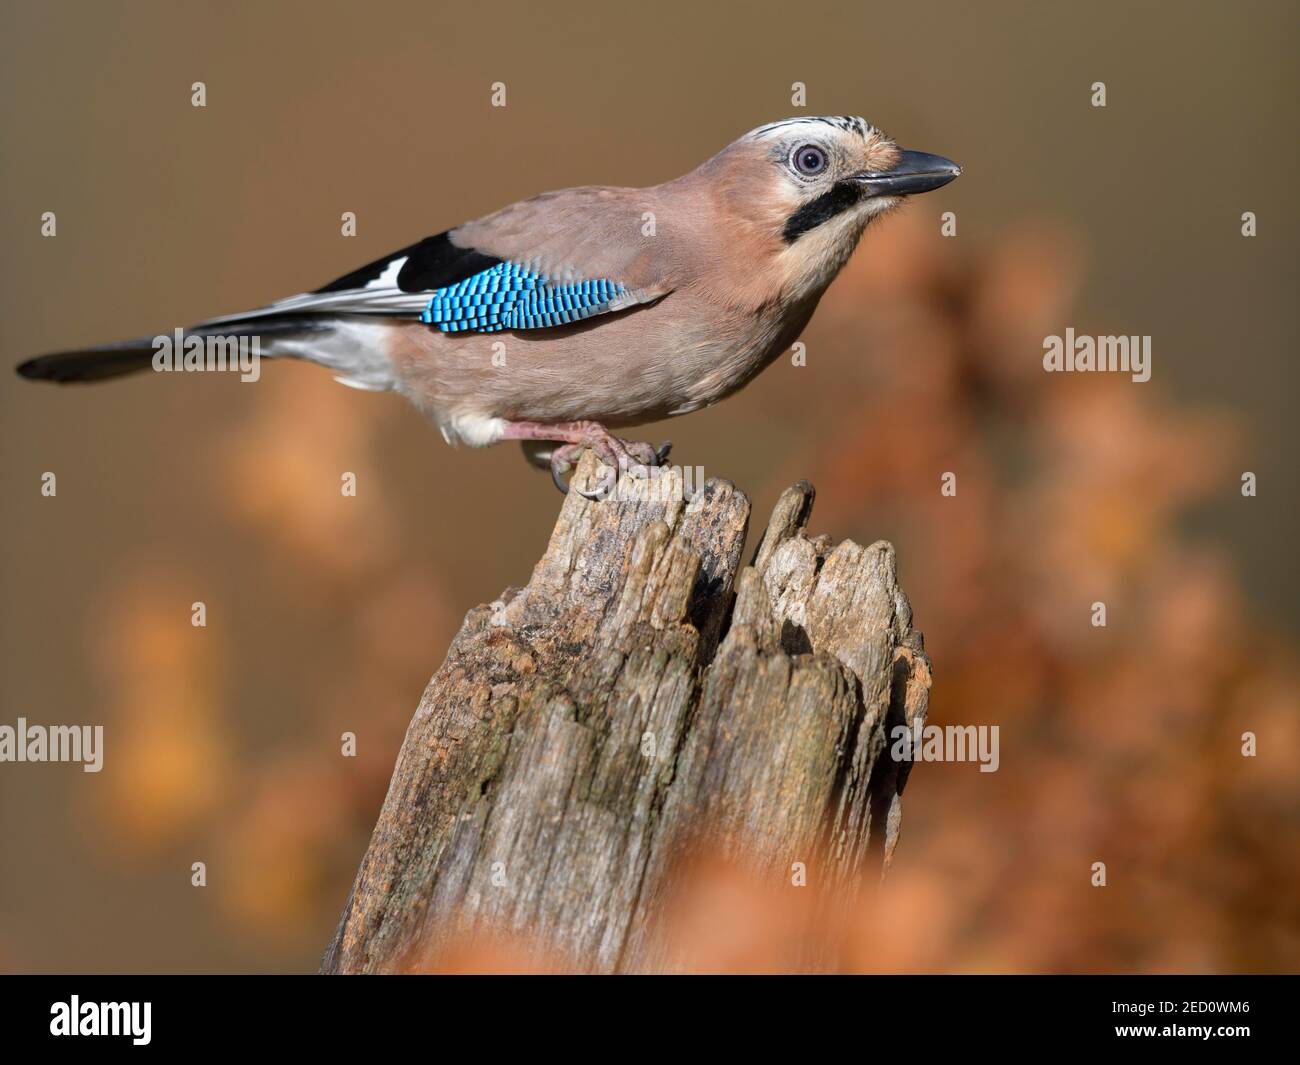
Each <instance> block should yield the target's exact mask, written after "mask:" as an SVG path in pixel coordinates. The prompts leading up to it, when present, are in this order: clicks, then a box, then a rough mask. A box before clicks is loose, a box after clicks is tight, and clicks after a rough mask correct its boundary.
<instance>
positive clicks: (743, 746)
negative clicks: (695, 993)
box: [322, 456, 930, 973]
mask: <svg viewBox="0 0 1300 1065" xmlns="http://www.w3.org/2000/svg"><path fill="white" fill-rule="evenodd" d="M593 472H594V460H593V459H592V458H591V456H587V457H586V458H584V460H583V465H582V466H581V467H580V468H579V471H578V474H577V476H578V478H579V481H580V483H591V476H592V474H593ZM621 491H626V495H627V497H626V498H620V499H610V500H606V501H602V502H596V501H591V500H587V499H584V498H582V497H581V496H579V495H578V494H577V493H571V494H570V495H569V496H568V497H567V499H566V500H565V502H564V505H563V507H562V509H561V511H560V516H559V520H558V522H557V523H556V526H555V529H554V531H553V532H552V534H551V539H550V543H549V545H548V547H547V549H546V553H545V555H543V557H542V559H541V560H540V561H539V562H538V563H537V565H536V567H535V569H534V570H533V575H532V579H531V580H530V581H529V583H528V586H527V587H525V588H523V589H521V590H514V589H511V590H509V591H507V593H506V594H505V595H503V596H502V598H501V599H500V600H498V601H497V602H495V603H492V604H490V605H487V606H480V607H478V608H476V609H474V610H472V611H470V613H469V614H468V615H467V616H466V618H465V622H464V625H463V626H462V628H461V630H460V632H459V633H458V634H457V636H456V638H455V640H454V641H453V642H452V645H451V648H450V650H449V651H448V653H447V658H446V661H445V662H444V663H443V665H442V667H441V668H440V669H439V670H438V672H437V673H436V674H435V675H434V677H433V679H432V680H431V681H430V682H429V686H428V688H427V689H426V690H425V692H424V696H423V698H422V699H421V701H420V705H419V708H418V709H417V710H416V713H415V717H414V718H413V719H412V721H411V724H410V727H409V728H408V730H407V734H406V739H405V741H404V743H403V744H402V748H401V753H400V754H399V756H398V760H397V766H396V768H395V770H394V772H393V777H392V781H391V783H390V785H389V789H388V795H387V798H386V799H385V801H384V805H383V809H382V811H381V813H380V815H379V821H378V823H377V824H376V826H375V830H374V834H373V836H372V838H371V840H370V845H369V848H368V850H367V851H366V855H365V858H364V859H363V861H362V863H361V867H360V869H359V871H358V873H357V876H356V880H355V883H354V884H353V887H352V892H351V896H350V897H349V899H348V902H347V905H346V907H345V909H344V911H343V915H342V918H341V919H340V922H339V926H338V929H337V932H336V933H335V937H334V941H333V942H332V943H331V944H330V946H329V948H328V950H327V952H326V955H325V959H324V962H323V965H322V971H323V972H327V973H362V972H391V971H399V970H402V969H404V968H408V967H410V965H411V958H412V955H413V952H416V951H419V952H430V951H431V952H435V953H436V951H437V950H438V949H439V946H440V945H441V944H443V943H445V942H447V940H448V937H450V936H452V935H453V934H456V935H462V934H465V932H466V930H467V929H468V930H474V929H480V930H482V929H487V930H492V931H493V932H495V933H515V932H518V933H525V934H527V935H528V936H529V937H532V939H533V940H534V941H539V942H543V943H545V944H547V945H548V949H549V950H551V951H553V952H556V953H558V954H562V955H563V956H564V957H565V958H566V959H568V964H569V965H570V966H571V967H573V968H576V969H581V970H587V971H594V972H637V971H657V970H662V969H665V968H671V967H672V959H671V958H669V957H666V956H665V954H664V951H663V949H662V944H661V942H660V937H659V936H658V935H657V933H656V928H657V917H658V908H659V905H660V904H661V902H662V900H663V898H664V897H665V893H666V891H667V890H668V883H667V881H668V879H669V876H668V874H669V871H670V870H671V869H672V868H673V863H674V861H676V860H677V859H678V858H679V857H680V856H681V855H682V854H683V853H684V851H685V849H686V848H688V847H690V846H691V844H692V843H693V841H695V840H696V838H697V837H698V834H699V833H700V832H701V831H702V830H703V828H704V827H705V826H707V827H708V829H709V830H710V831H711V832H713V833H715V835H716V838H718V839H722V840H725V841H727V842H726V845H727V846H728V847H729V848H731V849H732V850H733V851H734V852H735V854H736V855H738V856H739V857H740V858H742V859H743V860H744V861H745V862H746V863H747V864H748V865H749V866H750V867H752V868H753V869H754V870H755V871H756V873H757V874H758V875H760V876H763V877H771V878H773V880H774V881H779V882H786V883H788V882H789V879H790V868H791V862H792V861H793V860H795V859H796V858H800V857H803V856H808V855H814V854H816V855H819V856H821V858H820V861H819V863H818V867H817V868H815V869H810V871H809V876H810V878H815V879H817V880H818V881H819V882H820V883H822V884H826V885H840V886H843V887H845V888H850V889H851V888H853V887H854V886H855V885H857V884H859V883H860V882H862V881H864V880H866V879H868V878H869V877H871V876H872V875H873V874H871V872H870V870H871V869H875V868H877V863H881V862H883V863H884V864H888V861H889V858H890V856H891V854H892V852H893V848H894V844H895V842H896V840H897V837H898V830H899V817H900V799H899V796H900V794H901V792H902V790H903V785H904V783H905V779H906V769H907V764H906V763H895V762H894V761H893V760H891V758H890V757H889V754H888V749H887V748H888V744H887V742H886V734H887V732H886V730H887V729H889V730H892V728H893V727H894V726H896V725H899V724H904V723H905V724H907V725H908V726H916V725H919V724H922V723H923V722H924V716H925V712H926V704H927V699H928V692H929V687H930V667H929V661H928V659H927V658H926V655H925V652H924V650H923V647H922V642H921V635H920V633H918V632H916V631H914V630H913V629H912V617H911V609H910V607H909V605H908V601H907V598H906V596H905V595H904V594H903V593H902V591H901V590H900V589H899V587H898V585H897V583H896V580H895V568H894V549H893V547H892V546H891V545H890V544H888V543H885V542H883V541H882V542H879V543H875V544H872V545H871V546H870V547H861V546H859V545H858V544H855V543H853V542H851V541H845V542H843V543H841V544H839V545H838V546H832V544H831V542H830V540H829V538H828V537H825V536H821V537H809V536H808V535H806V533H805V531H804V528H805V525H806V523H807V521H808V517H809V513H810V511H811V508H812V502H813V489H812V486H811V485H809V484H807V483H806V482H800V483H799V484H797V485H795V486H794V487H792V488H789V489H787V490H786V492H785V493H784V494H783V495H782V497H781V499H780V501H779V502H778V503H777V506H776V508H775V510H774V512H773V514H772V517H771V519H770V521H769V522H768V526H767V530H766V532H765V533H764V535H763V538H762V541H761V543H760V544H759V547H758V549H757V551H756V553H755V557H754V560H753V564H752V565H751V566H748V567H745V568H743V569H741V568H740V555H741V550H742V547H743V545H744V541H745V533H746V527H747V524H748V520H749V510H750V505H749V500H748V499H747V498H746V497H745V496H744V494H743V493H741V492H739V491H737V490H736V489H735V488H734V487H733V486H732V485H731V484H729V483H728V482H726V481H719V480H710V481H708V482H707V483H706V484H705V485H704V486H703V487H702V488H701V489H700V490H699V491H697V492H696V493H695V494H694V497H693V498H692V500H691V501H690V502H689V503H684V502H682V501H681V498H682V472H681V471H680V470H679V469H671V470H666V471H663V472H662V473H661V474H660V476H659V477H658V478H657V479H655V480H653V481H641V482H638V481H635V480H629V479H626V478H625V479H624V480H623V481H622V482H621ZM873 824H874V825H877V826H879V828H878V831H877V833H876V838H875V839H873V840H871V843H872V847H871V849H870V850H869V848H868V841H869V836H870V830H871V828H872V826H873Z"/></svg>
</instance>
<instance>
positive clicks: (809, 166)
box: [791, 144, 826, 177]
mask: <svg viewBox="0 0 1300 1065" xmlns="http://www.w3.org/2000/svg"><path fill="white" fill-rule="evenodd" d="M791 161H792V162H793V163H794V168H795V169H796V170H797V171H799V173H801V174H803V175H804V176H805V177H815V176H816V175H817V174H820V173H821V172H822V171H823V170H825V169H826V153H825V152H824V151H822V150H821V149H820V148H818V147H817V145H815V144H805V145H804V146H803V147H802V148H796V149H795V151H794V155H793V156H791Z"/></svg>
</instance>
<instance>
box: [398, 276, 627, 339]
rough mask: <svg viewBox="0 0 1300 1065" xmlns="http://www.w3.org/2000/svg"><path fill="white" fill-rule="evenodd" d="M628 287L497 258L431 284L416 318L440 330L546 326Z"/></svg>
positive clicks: (578, 316) (599, 305)
mask: <svg viewBox="0 0 1300 1065" xmlns="http://www.w3.org/2000/svg"><path fill="white" fill-rule="evenodd" d="M627 291H628V289H627V286H626V285H624V284H622V283H620V282H618V281H604V280H597V281H550V280H548V279H547V278H545V277H544V276H542V275H541V274H538V273H534V272H533V271H532V270H529V269H527V268H526V267H523V266H520V265H519V264H518V263H498V264H497V265H496V266H493V267H491V268H489V269H487V270H484V271H482V272H481V273H477V274H475V275H474V276H473V277H467V278H466V279H465V280H464V281H458V282H456V284H454V285H448V286H447V287H446V288H440V289H435V290H434V293H433V297H432V298H431V299H430V300H429V305H428V306H427V307H425V309H424V310H423V311H422V312H421V313H420V321H422V322H424V324H425V325H433V326H437V327H438V328H439V329H441V330H442V331H443V332H444V333H460V332H464V331H466V330H470V329H473V330H477V331H478V332H480V333H497V332H500V331H501V330H503V329H547V328H549V327H551V326H556V325H568V324H569V323H570V322H580V321H582V319H584V318H590V317H591V316H592V315H595V314H604V313H605V312H606V311H608V310H609V309H610V303H611V302H612V301H614V300H616V299H618V298H619V297H621V296H625V295H627Z"/></svg>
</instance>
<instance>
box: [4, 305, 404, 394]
mask: <svg viewBox="0 0 1300 1065" xmlns="http://www.w3.org/2000/svg"><path fill="white" fill-rule="evenodd" d="M191 337H199V338H201V339H203V340H204V341H206V340H208V339H209V338H216V337H220V338H222V339H223V340H236V341H237V340H239V339H240V338H241V337H247V338H252V337H257V338H258V349H259V351H260V353H261V356H262V357H264V358H286V357H287V358H298V359H307V360H309V361H311V362H318V363H320V364H322V365H324V366H328V367H330V368H331V369H335V370H342V371H343V372H344V373H345V374H347V375H349V376H351V375H356V376H358V377H360V378H361V379H363V380H372V381H373V383H368V384H362V385H361V387H371V388H386V387H391V385H390V384H389V383H388V380H387V379H388V378H389V377H390V376H391V374H390V372H389V370H388V365H387V359H386V358H385V357H384V356H383V355H382V354H381V353H380V352H377V351H375V352H372V351H366V350H365V349H366V348H368V347H370V345H369V344H365V343H358V341H360V340H361V339H362V338H361V337H360V336H358V333H357V327H355V326H352V325H351V324H349V323H347V322H346V321H345V320H343V319H339V318H338V317H337V316H327V315H319V314H317V315H310V314H299V315H282V316H277V317H257V318H249V319H247V320H244V321H241V320H239V319H237V318H236V319H225V320H221V321H212V322H201V323H199V324H198V325H196V326H192V327H190V328H189V329H186V330H184V331H183V334H182V339H183V341H188V340H189V339H190V338H191ZM173 338H174V334H172V333H165V334H161V335H160V336H156V337H136V338H135V339H133V340H123V341H119V342H118V343H116V344H102V345H99V346H97V347H93V348H80V349H78V350H76V351H60V352H55V353H54V354H51V355H38V356H37V357H36V358H34V359H28V360H27V361H26V362H23V363H21V364H19V366H18V367H17V372H18V375H19V376H20V377H26V378H27V379H28V380H30V381H55V382H58V383H59V384H72V383H74V382H83V381H104V380H107V379H109V378H111V377H121V376H122V375H124V374H129V373H135V372H136V371H137V370H147V369H149V368H150V367H151V366H152V365H153V361H154V356H155V355H156V354H158V352H159V350H160V343H159V341H160V340H163V339H166V340H168V341H171V340H172V339H173ZM366 339H369V338H366ZM182 357H183V353H182V352H179V351H178V352H176V353H175V358H176V360H177V362H179V361H180V359H181V358H182ZM345 383H360V382H353V381H345Z"/></svg>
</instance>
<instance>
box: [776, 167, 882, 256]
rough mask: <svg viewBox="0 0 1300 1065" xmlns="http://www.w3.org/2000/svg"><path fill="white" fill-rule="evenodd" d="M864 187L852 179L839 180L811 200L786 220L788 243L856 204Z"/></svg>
mask: <svg viewBox="0 0 1300 1065" xmlns="http://www.w3.org/2000/svg"><path fill="white" fill-rule="evenodd" d="M862 193H863V188H862V186H861V185H858V184H856V183H854V182H852V181H839V182H836V183H835V184H834V185H832V186H831V188H830V189H829V190H827V191H826V192H823V193H822V194H821V195H820V196H818V197H817V199H815V200H809V201H808V202H807V203H805V204H804V205H803V206H802V207H800V208H799V210H797V211H795V213H794V214H792V215H791V216H790V217H789V218H787V219H786V220H785V229H784V230H782V233H781V235H782V236H783V237H785V242H786V243H787V244H793V243H794V242H795V241H796V240H798V239H799V238H800V237H802V236H803V235H804V234H805V233H807V232H808V231H809V230H810V229H816V228H817V227H818V226H819V225H821V224H822V223H823V222H829V221H830V220H831V219H832V218H834V217H835V216H836V215H837V214H840V213H842V212H844V211H847V210H848V209H849V208H850V207H853V206H856V205H857V203H858V201H859V200H861V199H862Z"/></svg>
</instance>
